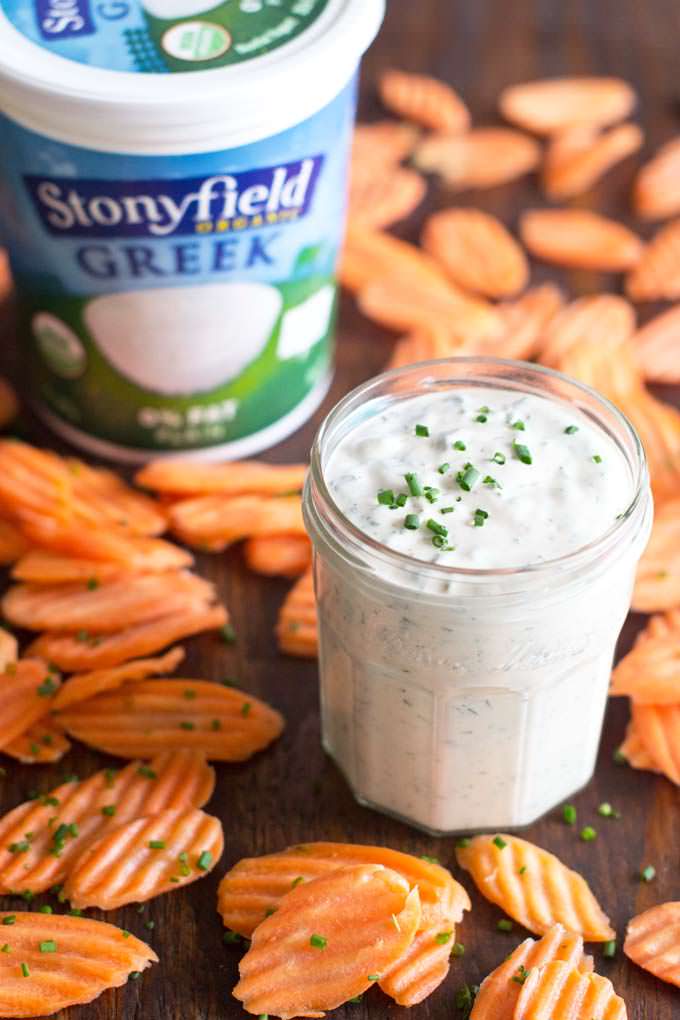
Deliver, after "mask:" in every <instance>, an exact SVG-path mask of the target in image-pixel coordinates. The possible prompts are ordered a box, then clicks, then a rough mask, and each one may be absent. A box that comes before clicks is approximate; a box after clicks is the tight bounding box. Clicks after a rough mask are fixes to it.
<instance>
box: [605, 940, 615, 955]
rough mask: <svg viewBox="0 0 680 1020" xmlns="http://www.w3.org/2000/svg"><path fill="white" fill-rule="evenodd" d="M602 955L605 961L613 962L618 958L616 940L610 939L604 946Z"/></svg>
mask: <svg viewBox="0 0 680 1020" xmlns="http://www.w3.org/2000/svg"><path fill="white" fill-rule="evenodd" d="M602 955H603V956H604V958H605V960H613V959H614V957H615V956H616V939H610V940H609V942H605V944H604V945H603V946H602Z"/></svg>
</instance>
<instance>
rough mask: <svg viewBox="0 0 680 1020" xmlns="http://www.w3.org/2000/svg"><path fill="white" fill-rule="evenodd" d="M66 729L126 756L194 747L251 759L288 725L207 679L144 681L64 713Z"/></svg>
mask: <svg viewBox="0 0 680 1020" xmlns="http://www.w3.org/2000/svg"><path fill="white" fill-rule="evenodd" d="M57 719H58V720H59V723H60V725H61V726H63V727H64V729H65V730H66V732H67V733H68V734H69V735H70V736H72V737H74V738H76V739H77V740H80V741H82V743H84V744H88V745H89V746H90V747H96V748H98V749H99V750H101V751H107V752H108V753H109V754H115V755H118V756H119V757H121V758H141V757H143V756H145V755H149V754H150V753H153V752H154V751H155V752H158V751H160V750H162V749H163V748H168V749H174V748H180V747H192V748H196V749H197V750H202V751H205V754H206V757H207V758H208V759H210V760H212V761H245V760H246V759H247V758H250V757H251V756H252V755H253V754H255V753H256V752H257V751H261V750H263V749H264V748H265V747H267V746H268V745H269V744H271V742H272V741H273V740H275V739H276V738H277V737H278V736H279V734H280V733H281V731H282V730H283V726H284V722H283V717H282V716H281V715H280V713H279V712H277V711H276V710H275V709H273V708H271V707H270V706H269V705H267V704H265V702H264V701H260V700H259V698H255V697H253V695H252V694H246V693H244V692H243V691H239V690H236V689H235V688H232V687H224V686H222V685H220V684H217V683H210V682H209V681H207V680H140V681H139V682H138V683H134V684H129V685H128V686H126V687H123V688H121V689H120V690H115V691H111V692H108V693H105V694H99V695H97V697H95V698H90V699H89V700H88V701H83V702H79V703H78V704H77V705H72V706H71V708H67V709H66V711H65V712H59V713H58V714H57Z"/></svg>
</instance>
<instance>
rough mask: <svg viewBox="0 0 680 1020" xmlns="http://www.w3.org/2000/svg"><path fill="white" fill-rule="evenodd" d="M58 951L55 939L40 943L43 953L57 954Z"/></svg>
mask: <svg viewBox="0 0 680 1020" xmlns="http://www.w3.org/2000/svg"><path fill="white" fill-rule="evenodd" d="M56 951H57V943H56V942H55V941H54V939H46V940H45V941H44V942H41V943H40V952H41V953H56Z"/></svg>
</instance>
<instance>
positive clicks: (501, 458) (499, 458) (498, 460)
mask: <svg viewBox="0 0 680 1020" xmlns="http://www.w3.org/2000/svg"><path fill="white" fill-rule="evenodd" d="M491 460H492V461H493V462H494V464H505V454H504V453H499V451H498V450H497V451H496V453H494V455H493V457H492V458H491Z"/></svg>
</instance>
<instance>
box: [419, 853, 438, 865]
mask: <svg viewBox="0 0 680 1020" xmlns="http://www.w3.org/2000/svg"><path fill="white" fill-rule="evenodd" d="M420 859H421V861H425V862H426V863H427V864H439V858H438V857H428V855H427V854H421V855H420Z"/></svg>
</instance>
